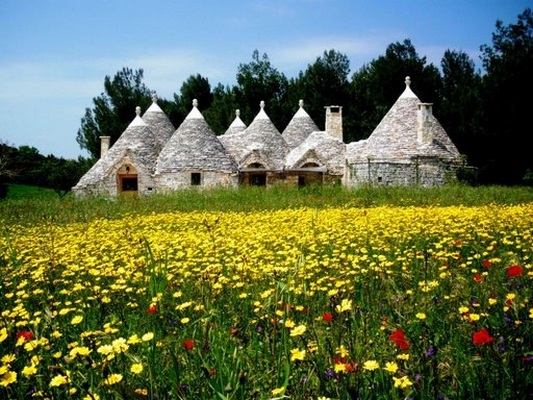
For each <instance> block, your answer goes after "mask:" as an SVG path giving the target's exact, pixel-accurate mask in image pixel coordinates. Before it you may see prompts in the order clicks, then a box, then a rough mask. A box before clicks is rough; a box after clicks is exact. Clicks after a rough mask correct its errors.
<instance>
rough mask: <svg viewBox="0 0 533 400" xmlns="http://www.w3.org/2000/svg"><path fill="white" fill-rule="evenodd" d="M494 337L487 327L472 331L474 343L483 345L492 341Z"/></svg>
mask: <svg viewBox="0 0 533 400" xmlns="http://www.w3.org/2000/svg"><path fill="white" fill-rule="evenodd" d="M493 341H494V338H493V337H492V336H491V335H490V333H489V331H488V330H487V329H481V330H480V331H476V332H474V333H472V343H474V344H475V345H476V346H483V345H484V344H487V343H491V342H493Z"/></svg>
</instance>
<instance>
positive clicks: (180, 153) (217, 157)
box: [157, 100, 237, 173]
mask: <svg viewBox="0 0 533 400" xmlns="http://www.w3.org/2000/svg"><path fill="white" fill-rule="evenodd" d="M186 170H202V171H209V170H211V171H214V170H216V171H224V172H235V171H236V170H237V165H236V163H235V161H234V160H233V159H232V158H231V156H230V155H229V154H228V152H227V151H226V149H225V148H224V146H223V145H222V143H221V142H220V140H218V138H217V136H216V135H215V133H214V132H213V130H212V129H211V127H210V126H209V125H208V124H207V122H206V121H205V119H204V117H203V115H202V113H201V112H200V110H198V102H197V101H196V100H194V101H193V108H192V110H191V111H190V112H189V115H187V117H186V118H185V120H184V121H183V122H182V123H181V125H180V126H179V127H178V129H176V131H175V132H174V134H173V135H172V137H171V138H170V139H169V140H168V142H167V143H166V144H165V146H164V147H163V149H162V150H161V152H160V153H159V157H158V159H157V173H167V172H177V171H186Z"/></svg>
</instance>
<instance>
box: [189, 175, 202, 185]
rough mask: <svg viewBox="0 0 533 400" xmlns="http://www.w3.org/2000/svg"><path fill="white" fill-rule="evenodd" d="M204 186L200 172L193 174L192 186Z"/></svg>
mask: <svg viewBox="0 0 533 400" xmlns="http://www.w3.org/2000/svg"><path fill="white" fill-rule="evenodd" d="M201 184H202V174H201V173H200V172H193V173H191V185H192V186H200V185H201Z"/></svg>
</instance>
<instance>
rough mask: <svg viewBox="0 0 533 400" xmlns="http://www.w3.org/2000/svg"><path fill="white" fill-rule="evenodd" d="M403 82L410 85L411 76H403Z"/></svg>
mask: <svg viewBox="0 0 533 400" xmlns="http://www.w3.org/2000/svg"><path fill="white" fill-rule="evenodd" d="M405 84H406V85H407V87H409V86H411V78H409V77H408V76H406V77H405Z"/></svg>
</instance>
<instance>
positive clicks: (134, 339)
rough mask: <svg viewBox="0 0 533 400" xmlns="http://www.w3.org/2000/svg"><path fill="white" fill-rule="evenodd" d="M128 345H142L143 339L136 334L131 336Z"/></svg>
mask: <svg viewBox="0 0 533 400" xmlns="http://www.w3.org/2000/svg"><path fill="white" fill-rule="evenodd" d="M127 343H128V344H137V343H141V339H139V336H137V334H136V333H134V334H133V335H131V336H130V337H129V339H128V342H127Z"/></svg>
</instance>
